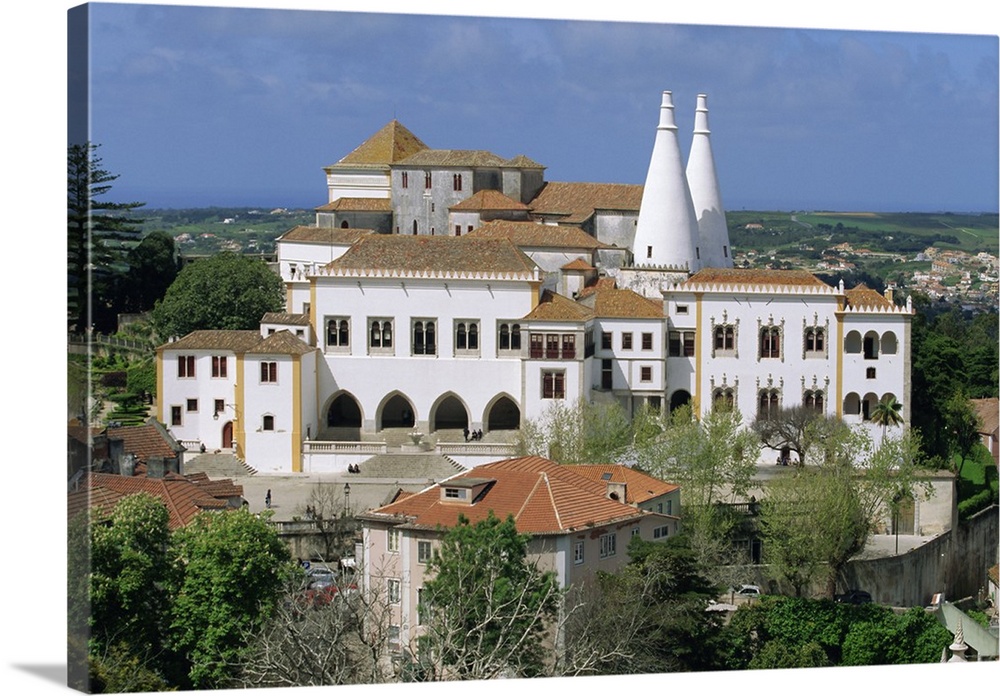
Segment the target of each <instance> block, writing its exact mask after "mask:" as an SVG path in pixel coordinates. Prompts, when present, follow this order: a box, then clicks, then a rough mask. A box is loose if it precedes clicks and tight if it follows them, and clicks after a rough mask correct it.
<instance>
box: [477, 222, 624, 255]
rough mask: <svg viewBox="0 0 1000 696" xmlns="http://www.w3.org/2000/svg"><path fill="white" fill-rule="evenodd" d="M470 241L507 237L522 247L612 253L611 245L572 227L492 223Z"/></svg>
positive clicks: (482, 226) (483, 226) (529, 223)
mask: <svg viewBox="0 0 1000 696" xmlns="http://www.w3.org/2000/svg"><path fill="white" fill-rule="evenodd" d="M466 236H467V237H490V238H498V237H503V238H507V239H509V240H511V241H512V242H514V243H515V244H517V245H518V246H520V247H550V248H559V249H589V250H593V249H608V248H610V247H608V245H607V244H604V243H603V242H599V241H598V240H597V239H595V238H594V237H591V236H590V235H589V234H587V233H586V232H584V231H583V230H581V229H580V228H579V227H574V226H570V225H543V224H540V223H537V222H522V221H514V220H490V221H489V222H487V223H485V224H484V225H481V226H480V227H478V228H476V229H474V230H473V231H472V232H469V234H468V235H466Z"/></svg>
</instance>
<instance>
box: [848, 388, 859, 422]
mask: <svg viewBox="0 0 1000 696" xmlns="http://www.w3.org/2000/svg"><path fill="white" fill-rule="evenodd" d="M844 415H845V416H858V415H861V397H860V396H858V394H857V392H851V393H849V394H848V395H847V396H845V397H844Z"/></svg>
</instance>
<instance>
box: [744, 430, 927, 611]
mask: <svg viewBox="0 0 1000 696" xmlns="http://www.w3.org/2000/svg"><path fill="white" fill-rule="evenodd" d="M822 452H823V456H822V459H821V460H820V463H819V465H818V466H815V467H809V468H808V469H806V468H803V469H801V470H799V471H796V472H795V473H794V475H792V476H787V477H782V478H779V479H776V480H775V481H772V482H771V484H770V485H769V486H768V490H767V494H766V496H765V498H764V500H763V501H762V503H761V508H760V510H761V516H760V519H761V531H762V533H763V536H764V549H765V551H764V553H765V561H766V562H767V563H769V564H770V567H771V569H772V571H773V573H774V575H775V576H776V577H778V578H782V579H784V580H786V581H788V582H789V583H790V584H791V585H792V586H793V588H795V590H796V594H801V593H802V591H803V589H804V588H805V587H807V586H808V585H809V583H810V582H812V581H813V579H820V578H822V579H823V580H824V581H825V586H826V590H825V593H826V596H827V597H829V598H830V599H832V598H833V596H834V593H835V591H836V582H837V578H838V576H839V574H840V571H841V569H842V568H843V567H844V566H845V565H846V563H847V562H848V561H849V560H850V559H851V558H852V557H854V556H855V555H857V554H858V553H860V552H861V551H862V550H864V547H865V544H866V543H867V540H868V536H869V535H870V534H871V533H872V531H873V530H874V529H875V528H876V527H877V526H878V525H879V524H880V522H881V520H882V519H883V518H884V516H885V514H886V512H887V511H890V510H891V509H892V506H893V505H896V504H898V501H899V500H901V499H903V498H906V497H909V496H913V495H915V494H917V493H918V492H919V491H920V490H923V492H924V495H929V490H930V489H929V486H928V484H927V483H926V482H922V481H921V480H920V479H919V476H918V468H917V467H918V460H919V453H920V444H919V439H918V437H917V436H916V434H915V433H912V432H911V431H906V432H904V433H903V435H902V436H900V437H898V438H883V439H882V440H881V442H879V444H878V445H877V446H876V445H874V444H873V443H872V440H871V437H870V436H869V434H868V432H867V431H866V430H865V429H863V428H838V429H836V430H834V431H833V436H831V437H829V438H827V439H826V440H824V441H823V443H822Z"/></svg>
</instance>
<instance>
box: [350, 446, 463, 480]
mask: <svg viewBox="0 0 1000 696" xmlns="http://www.w3.org/2000/svg"><path fill="white" fill-rule="evenodd" d="M360 467H361V471H360V473H357V474H346V475H345V476H346V478H345V480H349V479H350V477H351V476H357V477H358V478H364V479H389V480H396V481H403V480H411V481H441V480H442V479H446V478H448V477H449V476H454V475H455V474H458V473H461V472H463V471H465V467H463V466H462V465H461V464H459V463H458V462H456V461H455V460H453V459H451V458H450V457H446V456H444V455H441V454H434V453H433V452H426V453H423V454H377V455H375V456H374V457H372V458H371V459H366V460H365V461H363V462H361V464H360Z"/></svg>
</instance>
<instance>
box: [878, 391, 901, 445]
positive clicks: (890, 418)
mask: <svg viewBox="0 0 1000 696" xmlns="http://www.w3.org/2000/svg"><path fill="white" fill-rule="evenodd" d="M902 410H903V404H901V403H899V402H898V401H896V397H895V396H888V397H886V398H885V399H882V400H881V401H879V402H878V404H876V405H875V408H874V409H872V413H871V420H872V423H874V424H875V425H881V426H882V437H885V433H886V430H887V429H888V427H889V426H890V425H891V426H893V427H896V426H897V425H901V424H902V423H903V414H902Z"/></svg>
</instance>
